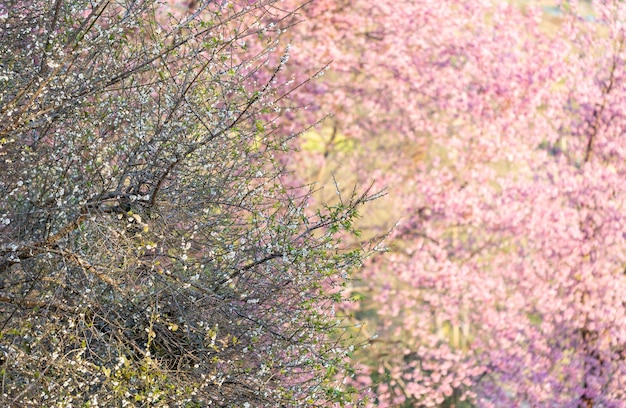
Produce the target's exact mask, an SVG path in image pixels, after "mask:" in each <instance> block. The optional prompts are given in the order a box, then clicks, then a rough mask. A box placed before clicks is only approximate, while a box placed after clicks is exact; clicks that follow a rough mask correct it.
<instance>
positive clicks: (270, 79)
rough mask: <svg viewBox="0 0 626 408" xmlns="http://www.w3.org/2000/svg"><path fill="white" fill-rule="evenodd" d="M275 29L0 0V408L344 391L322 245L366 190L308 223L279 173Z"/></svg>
mask: <svg viewBox="0 0 626 408" xmlns="http://www.w3.org/2000/svg"><path fill="white" fill-rule="evenodd" d="M292 17H293V14H292V13H291V12H290V11H289V9H285V8H284V7H283V6H280V5H278V4H277V3H276V2H275V1H273V0H263V1H257V2H248V1H242V2H221V4H218V3H217V2H211V1H207V2H202V3H200V4H196V5H195V6H194V7H193V8H189V9H188V10H187V11H184V12H179V11H177V10H173V11H167V10H166V9H163V8H162V7H161V5H159V4H157V3H154V2H152V1H149V0H146V1H144V0H139V1H130V2H124V1H116V2H110V1H102V2H93V1H82V0H55V1H43V0H6V1H3V2H2V3H0V117H1V121H0V160H1V161H0V174H2V177H0V194H2V197H3V199H2V200H0V377H1V378H2V381H1V385H0V387H1V393H0V401H1V403H2V405H3V406H76V405H81V406H92V407H93V406H209V405H210V404H213V405H220V406H238V407H241V406H244V407H245V406H272V407H275V406H328V405H329V404H332V403H333V402H337V403H346V402H347V401H350V398H351V393H350V392H349V391H350V390H349V389H347V388H346V387H345V386H342V384H341V381H342V379H344V376H345V375H346V374H347V373H348V372H349V371H348V370H349V368H350V367H349V366H346V364H345V359H346V355H347V354H349V353H350V349H349V347H348V343H349V338H348V336H349V333H347V332H346V331H345V330H344V328H345V327H344V326H345V324H346V322H345V321H344V319H343V317H342V316H341V315H340V314H338V313H336V310H335V304H336V303H337V302H338V301H340V300H341V299H342V292H341V288H342V285H344V284H345V279H346V277H347V276H348V275H349V273H350V271H351V270H352V268H353V267H355V266H359V265H360V264H361V262H362V260H363V257H364V255H365V252H364V251H363V250H362V249H361V248H354V247H353V248H346V247H344V246H343V244H342V243H341V241H340V237H343V236H346V235H350V234H353V233H356V231H355V230H354V227H353V220H354V219H355V217H357V215H358V210H359V208H360V207H361V205H362V204H364V203H365V202H366V201H369V200H370V199H371V198H372V196H371V195H369V194H368V193H367V192H366V193H364V194H357V193H356V191H355V192H354V193H353V194H351V195H342V196H340V197H339V198H338V203H337V204H334V205H326V206H320V209H319V210H318V211H316V212H314V213H313V214H310V213H309V212H308V211H307V210H306V207H307V205H308V202H309V198H310V195H311V192H310V190H309V189H308V188H306V187H300V188H294V187H293V183H292V182H290V183H287V182H286V180H287V179H288V178H289V177H288V176H289V174H288V173H287V172H286V170H285V167H284V165H283V164H282V162H281V160H280V158H281V157H284V156H285V155H289V154H295V153H294V152H293V151H292V150H291V149H292V139H293V138H294V137H295V136H296V135H294V134H290V133H285V132H281V131H280V129H279V128H278V126H277V123H278V122H277V121H278V118H279V117H280V116H281V115H283V114H284V110H285V104H284V103H283V102H281V101H284V100H286V97H287V96H288V95H289V94H290V92H291V91H292V90H293V89H294V88H296V87H297V84H292V85H289V84H285V83H284V82H282V81H280V80H279V77H280V75H281V71H282V70H283V69H285V64H286V62H287V56H288V55H287V54H286V53H285V49H284V48H281V47H280V44H281V42H280V38H281V36H283V35H284V34H285V30H286V29H288V28H289V26H290V25H291V24H292ZM270 20H271V26H270V25H269V24H270V23H268V21H270ZM254 44H257V45H254ZM251 49H255V50H256V52H255V53H251V52H250V50H251ZM275 53H276V55H277V56H275V55H274V54H275ZM273 61H275V62H276V63H273ZM260 78H264V80H261V79H260Z"/></svg>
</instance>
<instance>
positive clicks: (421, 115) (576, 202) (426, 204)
mask: <svg viewBox="0 0 626 408" xmlns="http://www.w3.org/2000/svg"><path fill="white" fill-rule="evenodd" d="M625 8H626V6H625V5H624V4H623V3H622V2H618V1H608V0H607V1H594V2H591V3H590V4H587V3H586V2H583V3H580V4H578V2H575V1H569V2H562V4H560V6H559V7H558V8H557V9H555V10H557V11H558V13H559V14H560V16H557V17H554V16H550V17H548V16H546V15H544V14H543V11H542V9H541V8H540V7H539V6H532V5H530V6H526V7H523V8H520V7H518V6H514V5H509V4H506V3H504V2H495V1H490V0H485V1H471V2H470V1H462V0H444V1H438V2H426V1H399V2H398V1H393V2H391V1H379V2H364V1H363V2H361V1H351V2H347V1H340V0H335V1H331V0H328V1H317V2H313V3H312V4H311V5H310V7H308V8H305V9H304V11H303V12H304V13H305V14H304V15H305V17H303V18H304V21H303V23H302V24H301V25H299V26H296V27H300V31H299V32H297V34H298V35H297V36H296V37H294V38H295V39H294V44H296V45H295V46H294V50H293V51H292V53H291V55H292V60H294V61H295V64H294V66H295V67H308V65H307V61H311V60H312V58H313V56H317V57H320V56H321V57H322V59H323V60H324V59H327V60H329V61H331V60H332V61H333V64H332V66H331V69H330V70H329V71H327V72H326V75H325V76H324V78H322V80H321V81H320V82H317V83H311V84H310V86H309V87H308V88H306V91H307V92H308V96H307V95H306V94H305V96H304V97H303V98H304V99H303V103H304V104H307V106H309V110H310V111H315V110H318V111H320V112H324V111H328V112H332V113H333V114H334V116H333V117H332V122H331V125H330V127H331V128H332V133H331V137H330V138H328V139H326V140H327V141H328V145H329V149H328V150H327V151H324V152H323V154H319V155H318V160H320V162H322V163H328V162H329V161H330V160H332V158H333V155H334V157H339V158H340V160H341V162H342V163H343V164H344V165H345V164H346V163H347V167H346V168H347V169H348V171H350V172H351V173H352V174H357V175H360V177H364V174H365V171H366V170H367V171H371V170H372V168H373V167H376V166H378V170H377V171H376V172H375V173H378V177H379V179H380V181H381V182H383V183H387V184H388V185H389V188H390V194H389V197H391V200H392V201H388V202H387V204H386V205H387V206H388V208H389V209H390V212H391V214H392V217H397V218H400V219H401V222H400V224H399V226H398V228H396V229H395V230H394V233H393V236H392V237H391V240H390V248H391V253H390V254H388V256H384V257H380V258H379V257H377V258H374V259H372V260H371V261H370V262H369V263H368V264H367V265H366V267H365V269H364V272H363V280H364V283H365V284H367V288H363V287H355V290H356V291H361V292H363V291H365V292H366V293H365V295H366V297H368V296H371V299H373V305H372V304H368V303H364V304H363V305H362V309H361V310H356V311H355V313H356V315H357V316H358V317H362V318H365V317H367V316H369V315H371V309H372V308H373V309H374V310H375V313H376V315H377V318H373V319H370V324H369V326H370V328H369V331H370V333H371V334H373V332H377V334H378V338H376V339H373V340H372V341H371V345H370V347H369V349H367V350H366V351H365V352H364V353H363V354H362V355H363V360H362V365H363V367H362V371H361V372H360V374H359V375H357V377H356V379H355V381H356V384H359V385H360V386H362V387H363V388H364V389H367V388H368V387H369V388H371V395H372V396H373V398H372V404H373V405H375V406H398V405H402V404H404V405H406V406H457V407H458V406H464V405H463V404H466V405H467V406H469V405H475V406H480V407H483V406H485V407H489V406H493V407H499V406H502V407H510V406H545V407H553V406H559V407H565V406H567V407H621V406H624V401H626V395H625V394H624V389H626V361H625V358H626V304H625V303H624V301H623V299H624V293H626V278H625V275H624V267H625V266H626V263H625V255H624V254H625V253H626V242H625V237H626V236H625V235H624V231H625V229H624V226H625V223H626V212H625V211H624V204H625V200H626V191H625V186H626V183H624V176H625V175H626V161H625V157H624V154H625V152H626V150H625V146H626V144H625V142H624V140H623V134H624V113H625V111H624V109H625V108H624V106H625V105H624V98H625V96H626V92H625V89H624V74H625V70H624V60H625V58H626V54H625V52H624V45H623V43H624V22H625V21H626V14H625V12H626V10H625ZM549 19H550V20H551V21H552V23H550V21H548V20H549ZM299 72H306V71H305V68H301V69H300V71H299ZM307 98H308V99H307ZM337 134H343V135H345V137H347V138H351V139H352V140H355V141H357V143H358V145H359V147H358V148H355V149H353V150H352V151H351V152H349V154H347V153H344V152H339V151H334V152H333V151H332V147H333V146H332V142H333V140H337V139H336V138H335V139H333V135H335V136H336V135H337ZM329 153H330V154H329ZM350 154H351V155H352V157H353V158H356V159H353V160H352V161H350V160H348V159H346V157H347V156H349V155H350ZM385 161H387V162H388V163H389V165H388V166H387V167H385V166H384V162H385ZM344 171H345V170H344ZM369 174H371V173H369ZM372 326H374V327H372ZM367 330H368V328H367V327H366V331H367Z"/></svg>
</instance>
